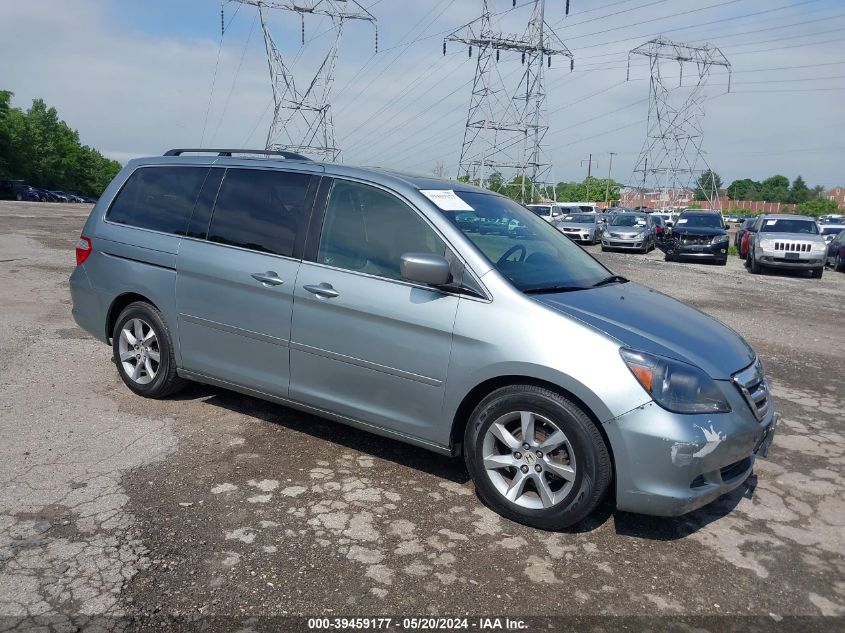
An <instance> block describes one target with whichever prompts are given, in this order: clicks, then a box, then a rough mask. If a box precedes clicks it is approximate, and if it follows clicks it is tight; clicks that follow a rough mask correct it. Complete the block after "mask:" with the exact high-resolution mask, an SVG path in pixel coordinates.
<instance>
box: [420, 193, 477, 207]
mask: <svg viewBox="0 0 845 633" xmlns="http://www.w3.org/2000/svg"><path fill="white" fill-rule="evenodd" d="M420 193H421V194H422V195H424V196H425V197H426V198H428V199H429V200H431V201H432V202H433V203H434V204H436V205H437V206H438V207H440V208H441V209H443V210H444V211H475V209H473V208H472V207H471V206H469V205H468V204H467V203H466V202H464V201H463V200H461V198H459V197H458V194H456V193H455V192H454V191H453V190H452V189H420Z"/></svg>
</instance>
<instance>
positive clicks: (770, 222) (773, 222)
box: [766, 220, 777, 226]
mask: <svg viewBox="0 0 845 633" xmlns="http://www.w3.org/2000/svg"><path fill="white" fill-rule="evenodd" d="M776 223H777V220H766V226H771V225H772V224H776Z"/></svg>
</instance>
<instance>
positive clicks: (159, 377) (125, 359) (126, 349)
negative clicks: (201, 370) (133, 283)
mask: <svg viewBox="0 0 845 633" xmlns="http://www.w3.org/2000/svg"><path fill="white" fill-rule="evenodd" d="M112 351H113V353H114V363H115V365H117V371H118V373H119V374H120V377H121V379H122V380H123V382H124V383H125V384H126V386H127V387H129V388H130V389H131V390H132V391H134V392H135V393H137V394H138V395H140V396H144V397H146V398H164V397H166V396H169V395H171V394H173V393H176V392H177V391H179V390H180V389H181V388H182V387H184V386H185V381H184V380H183V379H181V378H179V376H178V375H177V373H176V357H175V353H174V346H173V338H172V336H171V335H170V329H169V328H168V327H167V324H166V323H165V322H164V318H163V317H162V315H161V313H160V312H159V311H158V310H157V309H156V308H155V307H154V306H152V305H150V304H149V303H146V302H144V301H136V302H135V303H130V304H129V305H128V306H126V308H124V310H123V311H122V312H121V313H120V315H119V316H118V317H117V321H116V322H115V326H114V330H113V332H112Z"/></svg>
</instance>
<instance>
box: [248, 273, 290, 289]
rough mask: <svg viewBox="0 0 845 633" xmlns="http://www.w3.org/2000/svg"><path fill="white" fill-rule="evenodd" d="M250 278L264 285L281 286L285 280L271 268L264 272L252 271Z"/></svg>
mask: <svg viewBox="0 0 845 633" xmlns="http://www.w3.org/2000/svg"><path fill="white" fill-rule="evenodd" d="M252 278H253V279H255V280H256V281H260V282H261V283H262V284H264V285H265V286H281V285H282V284H283V283H285V280H284V279H279V275H278V274H277V273H275V272H274V271H272V270H268V271H267V272H266V273H252Z"/></svg>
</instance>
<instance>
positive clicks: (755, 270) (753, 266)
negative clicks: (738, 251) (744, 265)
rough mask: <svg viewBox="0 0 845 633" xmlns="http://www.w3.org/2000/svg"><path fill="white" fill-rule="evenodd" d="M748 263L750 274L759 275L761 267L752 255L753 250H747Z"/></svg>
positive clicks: (761, 270)
mask: <svg viewBox="0 0 845 633" xmlns="http://www.w3.org/2000/svg"><path fill="white" fill-rule="evenodd" d="M748 265H749V268H750V270H751V274H752V275H759V274H760V273H761V272H763V267H762V266H761V265H760V262H758V261H757V259H756V258H755V257H754V251H752V250H749V251H748Z"/></svg>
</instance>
